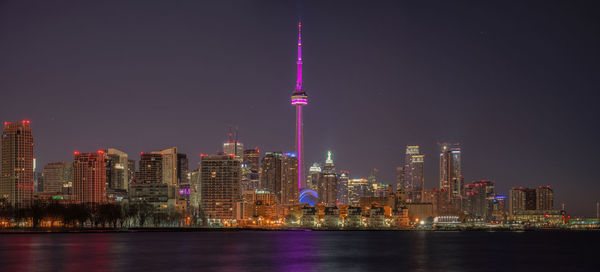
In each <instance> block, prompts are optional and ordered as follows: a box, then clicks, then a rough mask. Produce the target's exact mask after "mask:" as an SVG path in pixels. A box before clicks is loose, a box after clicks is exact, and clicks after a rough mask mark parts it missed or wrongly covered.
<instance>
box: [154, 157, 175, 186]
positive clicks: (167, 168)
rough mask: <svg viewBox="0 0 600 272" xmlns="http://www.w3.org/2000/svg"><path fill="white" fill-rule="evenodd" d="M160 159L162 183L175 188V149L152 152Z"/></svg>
mask: <svg viewBox="0 0 600 272" xmlns="http://www.w3.org/2000/svg"><path fill="white" fill-rule="evenodd" d="M151 153H152V154H157V155H160V156H161V157H162V183H165V184H168V185H169V186H172V187H174V188H176V187H177V147H171V148H167V149H163V150H159V151H153V152H151Z"/></svg>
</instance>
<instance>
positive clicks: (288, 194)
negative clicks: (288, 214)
mask: <svg viewBox="0 0 600 272" xmlns="http://www.w3.org/2000/svg"><path fill="white" fill-rule="evenodd" d="M281 183H282V184H281V194H280V197H281V200H280V203H282V204H295V203H298V201H299V193H300V188H298V157H297V155H296V153H284V154H283V156H281Z"/></svg>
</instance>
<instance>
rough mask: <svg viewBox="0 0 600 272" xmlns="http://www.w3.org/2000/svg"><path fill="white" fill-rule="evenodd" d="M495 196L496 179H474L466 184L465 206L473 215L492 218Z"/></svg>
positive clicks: (485, 218)
mask: <svg viewBox="0 0 600 272" xmlns="http://www.w3.org/2000/svg"><path fill="white" fill-rule="evenodd" d="M495 196H496V193H495V191H494V181H492V180H478V181H473V182H472V183H471V184H468V185H466V186H465V201H466V203H465V206H466V207H465V208H466V210H467V212H468V213H469V215H470V216H472V217H476V218H481V219H484V220H491V218H492V211H493V202H494V197H495Z"/></svg>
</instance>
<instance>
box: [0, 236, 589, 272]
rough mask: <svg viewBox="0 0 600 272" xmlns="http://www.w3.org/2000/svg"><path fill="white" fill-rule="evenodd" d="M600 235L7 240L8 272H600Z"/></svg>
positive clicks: (2, 267) (2, 244)
mask: <svg viewBox="0 0 600 272" xmlns="http://www.w3.org/2000/svg"><path fill="white" fill-rule="evenodd" d="M599 243H600V232H522V233H516V232H391V231H390V232H383V231H382V232H367V231H355V232H351V231H348V232H325V231H313V232H305V231H273V232H261V231H237V232H219V231H215V232H160V233H151V232H145V233H74V234H0V271H541V270H547V271H600V265H599V264H600V256H599V254H600V245H599Z"/></svg>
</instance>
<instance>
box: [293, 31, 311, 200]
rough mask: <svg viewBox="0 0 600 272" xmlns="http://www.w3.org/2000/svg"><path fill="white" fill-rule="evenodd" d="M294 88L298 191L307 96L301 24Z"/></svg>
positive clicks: (299, 187)
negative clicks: (303, 70) (304, 87)
mask: <svg viewBox="0 0 600 272" xmlns="http://www.w3.org/2000/svg"><path fill="white" fill-rule="evenodd" d="M296 68H297V70H296V71H297V73H296V88H295V89H294V92H293V93H292V97H291V102H292V105H293V106H295V107H296V154H297V156H298V179H297V180H298V189H299V190H301V189H302V182H303V181H304V135H303V133H304V131H303V127H304V121H303V119H302V107H303V106H305V105H307V104H308V95H307V94H306V92H305V91H304V90H303V89H302V23H298V59H297V60H296Z"/></svg>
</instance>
